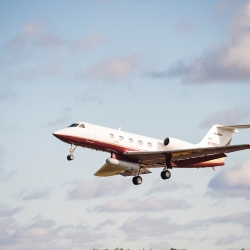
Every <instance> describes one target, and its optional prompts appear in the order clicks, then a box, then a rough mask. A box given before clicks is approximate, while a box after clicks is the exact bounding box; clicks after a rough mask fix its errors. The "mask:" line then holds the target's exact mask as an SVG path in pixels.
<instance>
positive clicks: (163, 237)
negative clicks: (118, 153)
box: [0, 0, 250, 250]
mask: <svg viewBox="0 0 250 250" xmlns="http://www.w3.org/2000/svg"><path fill="white" fill-rule="evenodd" d="M0 6H1V7H0V23H1V25H0V32H1V36H0V87H1V88H0V114H1V116H0V136H1V141H0V248H1V249H3V250H15V249H27V250H29V249H55V250H56V249H74V250H78V249H93V248H94V247H96V248H97V247H98V248H110V249H114V248H115V247H123V248H126V249H127V248H130V249H142V248H145V249H150V248H151V249H170V248H171V247H174V248H177V249H194V250H198V249H209V250H211V249H220V250H224V249H225V250H226V249H241V248H243V247H244V248H245V249H248V250H249V249H250V241H249V231H250V223H249V221H250V202H249V199H250V192H249V190H250V184H249V183H250V157H249V152H248V151H242V152H237V153H233V154H229V155H228V157H227V159H226V161H225V162H226V165H225V166H223V167H218V168H216V171H215V172H214V171H212V169H210V168H208V169H180V170H178V169H173V170H172V172H171V173H172V177H171V179H170V180H168V181H163V180H162V179H161V178H160V172H161V170H160V169H156V170H153V173H152V174H150V175H146V176H144V177H143V184H142V185H141V186H134V185H133V184H132V181H131V178H130V177H127V178H124V177H122V176H116V177H111V178H107V179H103V178H98V177H94V176H93V174H94V173H95V172H96V171H97V170H98V169H99V168H100V167H101V166H102V165H103V163H104V162H105V160H106V158H108V157H109V155H108V154H106V153H101V152H95V151H91V150H88V149H82V148H77V150H76V152H75V160H74V161H72V162H68V161H67V159H66V156H67V155H68V151H69V146H68V145H66V144H64V143H62V142H60V141H59V140H57V139H56V138H55V137H53V135H52V133H53V132H54V131H56V130H58V129H61V128H63V127H66V126H68V125H69V124H71V123H73V122H76V121H86V122H89V123H94V124H97V125H102V126H107V127H111V128H119V127H121V128H122V130H124V131H127V132H132V133H138V134H142V135H145V136H150V137H155V138H158V139H165V138H166V137H167V136H171V137H175V138H179V139H183V140H187V141H189V142H192V143H197V142H199V141H200V140H201V139H202V137H203V136H204V135H205V133H206V132H207V130H208V129H209V128H210V127H211V125H212V124H217V123H219V124H225V125H227V124H250V101H249V93H250V85H249V82H250V59H249V58H250V45H249V44H250V33H249V30H250V29H249V28H250V2H249V1H231V0H228V1H215V0H212V1H195V0H191V1H184V0H182V1H181V0H177V1H172V0H169V1H167V0H166V1H163V0H162V1H161V0H156V1H150V0H145V1H143V0H136V1H130V0H127V1H125V0H124V1H123V0H119V1H118V0H117V1H114V0H95V1H94V0H93V1H77V0H75V1H59V0H58V1H1V4H0ZM249 142H250V131H248V130H242V131H240V133H237V134H236V135H235V137H234V139H233V144H239V143H249Z"/></svg>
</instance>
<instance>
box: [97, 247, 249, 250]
mask: <svg viewBox="0 0 250 250" xmlns="http://www.w3.org/2000/svg"><path fill="white" fill-rule="evenodd" d="M93 250H112V249H108V248H102V249H98V248H94V249H93ZM113 250H130V249H129V248H127V249H125V248H119V247H117V248H115V249H113ZM139 250H140V249H139ZM142 250H145V249H144V248H143V249H142ZM149 250H153V249H149ZM170 250H186V249H177V248H173V247H171V248H170ZM240 250H245V248H241V249H240Z"/></svg>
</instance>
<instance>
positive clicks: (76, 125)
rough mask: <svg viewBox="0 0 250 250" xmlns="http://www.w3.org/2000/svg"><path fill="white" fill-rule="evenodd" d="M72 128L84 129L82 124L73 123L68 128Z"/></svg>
mask: <svg viewBox="0 0 250 250" xmlns="http://www.w3.org/2000/svg"><path fill="white" fill-rule="evenodd" d="M73 127H79V128H85V125H84V124H83V123H81V124H80V123H73V124H71V125H70V126H68V128H73Z"/></svg>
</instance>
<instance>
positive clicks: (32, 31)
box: [20, 21, 41, 36]
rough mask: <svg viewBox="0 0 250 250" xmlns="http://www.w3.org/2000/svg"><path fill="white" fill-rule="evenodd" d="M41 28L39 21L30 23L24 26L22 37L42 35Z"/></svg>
mask: <svg viewBox="0 0 250 250" xmlns="http://www.w3.org/2000/svg"><path fill="white" fill-rule="evenodd" d="M40 31H41V26H40V25H39V23H38V21H30V22H28V23H26V24H24V25H23V27H22V30H21V33H20V35H21V36H34V35H37V34H38V33H40Z"/></svg>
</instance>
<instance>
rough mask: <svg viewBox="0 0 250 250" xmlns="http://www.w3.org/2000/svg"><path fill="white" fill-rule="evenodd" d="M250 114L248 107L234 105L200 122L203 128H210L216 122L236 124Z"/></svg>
mask: <svg viewBox="0 0 250 250" xmlns="http://www.w3.org/2000/svg"><path fill="white" fill-rule="evenodd" d="M249 116H250V109H248V108H246V107H234V108H230V109H225V110H220V111H217V112H215V113H213V114H211V115H209V116H208V117H207V118H206V119H204V120H203V121H201V122H200V127H201V128H210V127H211V126H213V125H214V124H222V125H234V124H240V123H241V122H242V121H244V119H246V118H248V117H249Z"/></svg>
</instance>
